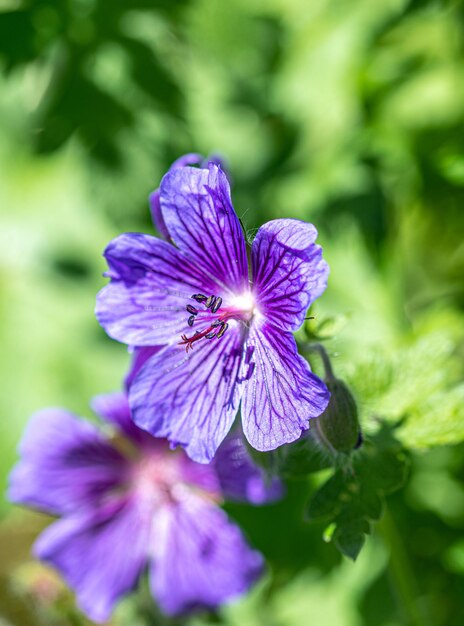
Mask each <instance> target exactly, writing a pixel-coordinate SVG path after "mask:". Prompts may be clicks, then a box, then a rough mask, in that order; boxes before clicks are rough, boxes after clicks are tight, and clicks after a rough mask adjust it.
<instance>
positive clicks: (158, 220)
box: [149, 153, 203, 241]
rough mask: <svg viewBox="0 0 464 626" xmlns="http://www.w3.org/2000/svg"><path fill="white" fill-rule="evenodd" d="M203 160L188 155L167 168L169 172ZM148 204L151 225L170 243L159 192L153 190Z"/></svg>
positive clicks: (195, 155) (198, 156)
mask: <svg viewBox="0 0 464 626" xmlns="http://www.w3.org/2000/svg"><path fill="white" fill-rule="evenodd" d="M202 160H203V157H202V156H201V155H200V154H195V153H188V154H184V155H183V156H181V157H180V158H179V159H177V160H176V161H174V163H173V164H172V165H171V167H170V168H169V171H171V170H173V169H176V168H177V167H185V166H186V165H198V164H199V163H201V162H202ZM149 204H150V213H151V218H152V220H153V225H154V226H155V228H156V230H157V231H158V232H159V234H160V235H161V236H162V237H163V238H164V239H166V241H170V236H169V232H168V229H167V228H166V224H165V223H164V220H163V216H162V215H161V206H160V190H159V189H155V191H153V192H152V193H151V194H150V197H149Z"/></svg>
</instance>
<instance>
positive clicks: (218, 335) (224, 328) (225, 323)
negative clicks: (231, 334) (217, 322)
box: [216, 322, 229, 339]
mask: <svg viewBox="0 0 464 626" xmlns="http://www.w3.org/2000/svg"><path fill="white" fill-rule="evenodd" d="M228 328H229V324H228V323H227V322H222V328H221V329H220V330H219V332H218V333H217V335H216V337H217V338H218V339H220V338H221V337H222V335H223V334H224V333H225V332H226V330H227V329H228Z"/></svg>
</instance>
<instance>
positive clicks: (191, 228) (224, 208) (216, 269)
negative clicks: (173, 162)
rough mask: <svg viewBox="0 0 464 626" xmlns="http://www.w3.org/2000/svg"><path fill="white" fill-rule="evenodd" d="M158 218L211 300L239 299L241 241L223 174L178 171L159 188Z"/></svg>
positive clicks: (244, 267) (243, 268)
mask: <svg viewBox="0 0 464 626" xmlns="http://www.w3.org/2000/svg"><path fill="white" fill-rule="evenodd" d="M160 194H161V195H160V201H161V212H162V215H163V219H164V223H165V224H166V227H167V229H168V231H169V234H170V236H171V239H172V241H173V242H174V243H175V245H176V246H177V247H178V248H179V249H180V250H181V251H182V252H183V254H184V255H185V256H186V257H187V258H188V259H189V260H190V261H191V262H192V263H193V264H195V265H197V266H198V267H201V268H202V270H203V273H204V274H205V275H206V276H209V277H211V279H213V280H214V281H215V283H216V285H217V289H216V291H215V292H213V293H214V295H220V296H221V297H223V295H224V292H235V293H241V292H242V291H243V290H245V289H246V287H247V284H248V263H247V257H246V249H245V238H244V235H243V232H242V228H241V225H240V222H239V220H238V217H237V215H236V214H235V211H234V208H233V206H232V203H231V199H230V188H229V183H228V181H227V178H226V175H225V174H224V172H223V171H222V170H221V169H220V168H219V167H218V166H217V165H214V164H213V163H210V164H209V167H208V169H198V168H193V167H183V168H178V169H174V170H171V171H169V172H168V173H167V174H166V175H165V177H164V178H163V180H162V181H161V186H160Z"/></svg>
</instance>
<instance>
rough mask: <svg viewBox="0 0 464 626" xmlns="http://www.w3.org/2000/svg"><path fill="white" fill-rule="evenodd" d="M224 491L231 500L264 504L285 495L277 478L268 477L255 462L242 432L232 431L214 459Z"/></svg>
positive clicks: (214, 465)
mask: <svg viewBox="0 0 464 626" xmlns="http://www.w3.org/2000/svg"><path fill="white" fill-rule="evenodd" d="M212 465H213V467H214V469H215V470H216V474H217V477H218V479H219V484H220V487H221V492H222V494H223V495H224V497H225V498H226V499H228V500H236V501H239V502H251V503H252V504H265V503H266V502H272V501H274V500H278V499H279V498H281V497H282V495H283V485H282V483H281V482H280V480H278V479H277V478H273V479H269V480H268V479H267V478H266V476H265V475H264V472H263V470H262V469H261V468H259V467H258V466H257V465H255V464H254V462H253V460H252V458H251V457H250V454H249V452H248V450H247V448H246V446H245V444H244V442H243V437H242V435H241V434H240V433H238V432H235V433H231V434H229V435H228V436H227V437H226V438H225V439H224V441H223V442H222V444H221V445H220V447H219V450H218V451H217V453H216V456H215V457H214V459H213V461H212Z"/></svg>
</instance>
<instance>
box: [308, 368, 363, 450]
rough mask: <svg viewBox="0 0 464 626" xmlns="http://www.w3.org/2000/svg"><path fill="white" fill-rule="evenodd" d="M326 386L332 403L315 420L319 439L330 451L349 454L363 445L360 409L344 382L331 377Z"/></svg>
mask: <svg viewBox="0 0 464 626" xmlns="http://www.w3.org/2000/svg"><path fill="white" fill-rule="evenodd" d="M326 385H327V388H328V390H329V391H330V401H329V405H328V406H327V408H326V410H325V411H324V413H322V415H320V416H319V417H318V418H317V419H316V420H315V422H316V429H315V430H316V433H317V438H318V439H319V440H320V442H321V443H322V444H323V445H324V446H325V447H327V448H329V449H330V450H335V451H337V452H345V453H347V452H350V451H351V450H353V449H354V448H358V447H359V446H360V445H361V443H362V435H361V429H360V427H359V420H358V407H357V406H356V401H355V399H354V398H353V395H352V394H351V391H350V390H349V389H348V387H347V386H346V385H345V383H344V382H343V381H342V380H339V379H338V378H334V377H329V378H328V380H326Z"/></svg>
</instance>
